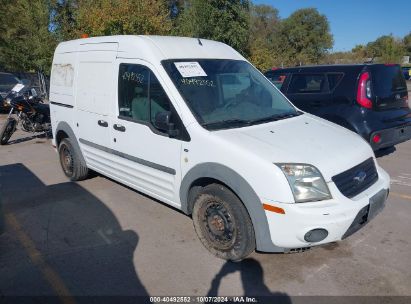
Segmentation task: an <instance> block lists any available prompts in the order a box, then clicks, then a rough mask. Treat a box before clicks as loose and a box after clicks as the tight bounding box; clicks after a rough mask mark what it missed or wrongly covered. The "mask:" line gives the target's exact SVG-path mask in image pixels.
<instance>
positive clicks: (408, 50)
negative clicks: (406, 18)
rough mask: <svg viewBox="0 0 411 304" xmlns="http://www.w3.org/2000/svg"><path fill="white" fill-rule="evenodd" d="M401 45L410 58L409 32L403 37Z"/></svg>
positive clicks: (410, 35) (410, 41)
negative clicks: (402, 44)
mask: <svg viewBox="0 0 411 304" xmlns="http://www.w3.org/2000/svg"><path fill="white" fill-rule="evenodd" d="M403 43H404V47H405V51H406V53H407V55H408V56H411V32H410V33H409V34H408V35H405V36H404V39H403Z"/></svg>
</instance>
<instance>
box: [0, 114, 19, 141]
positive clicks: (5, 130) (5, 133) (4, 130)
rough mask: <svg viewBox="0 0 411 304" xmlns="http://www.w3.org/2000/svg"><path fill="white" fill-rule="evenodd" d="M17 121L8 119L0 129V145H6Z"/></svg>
mask: <svg viewBox="0 0 411 304" xmlns="http://www.w3.org/2000/svg"><path fill="white" fill-rule="evenodd" d="M16 125H17V120H15V119H14V118H9V119H8V120H7V121H6V122H5V123H4V124H3V126H2V127H1V129H0V145H6V144H7V142H8V141H9V139H10V137H11V136H12V135H13V133H14V131H15V130H16Z"/></svg>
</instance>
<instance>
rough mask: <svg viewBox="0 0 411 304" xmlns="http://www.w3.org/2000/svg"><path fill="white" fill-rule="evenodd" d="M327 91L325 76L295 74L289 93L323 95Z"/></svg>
mask: <svg viewBox="0 0 411 304" xmlns="http://www.w3.org/2000/svg"><path fill="white" fill-rule="evenodd" d="M327 90H328V88H327V87H326V80H325V75H324V74H297V75H296V74H295V75H293V77H292V79H291V83H290V86H289V88H288V93H291V94H303V93H323V92H327Z"/></svg>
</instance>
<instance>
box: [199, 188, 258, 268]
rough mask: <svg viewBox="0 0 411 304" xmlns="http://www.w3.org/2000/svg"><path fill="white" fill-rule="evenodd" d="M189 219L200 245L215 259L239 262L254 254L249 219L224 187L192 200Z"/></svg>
mask: <svg viewBox="0 0 411 304" xmlns="http://www.w3.org/2000/svg"><path fill="white" fill-rule="evenodd" d="M192 217H193V223H194V228H195V230H196V232H197V235H198V237H199V239H200V241H201V242H202V243H203V245H204V246H205V247H206V248H207V249H208V250H209V251H210V252H211V253H212V254H214V255H215V256H217V257H219V258H221V259H225V260H230V261H240V260H242V259H244V258H245V257H247V256H248V255H249V254H251V253H252V252H253V251H254V250H255V234H254V228H253V224H252V222H251V219H250V216H249V215H248V212H247V210H246V208H245V206H244V205H243V203H242V202H241V201H240V199H239V198H238V197H237V196H236V195H235V194H234V193H233V192H231V191H230V190H229V189H227V188H226V187H224V186H222V185H219V184H211V185H208V186H206V187H204V188H203V189H202V191H201V192H200V193H199V194H198V195H197V197H196V199H195V202H194V207H193V214H192Z"/></svg>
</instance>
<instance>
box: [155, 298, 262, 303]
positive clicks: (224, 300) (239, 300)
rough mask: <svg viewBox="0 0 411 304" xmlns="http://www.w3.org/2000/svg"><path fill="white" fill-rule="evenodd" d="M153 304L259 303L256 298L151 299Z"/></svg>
mask: <svg viewBox="0 0 411 304" xmlns="http://www.w3.org/2000/svg"><path fill="white" fill-rule="evenodd" d="M150 302H151V303H228V302H229V303H258V300H257V299H256V298H254V297H150Z"/></svg>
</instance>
